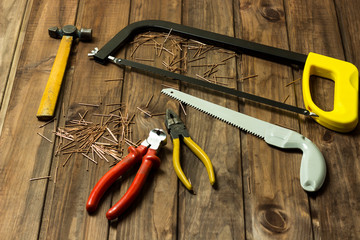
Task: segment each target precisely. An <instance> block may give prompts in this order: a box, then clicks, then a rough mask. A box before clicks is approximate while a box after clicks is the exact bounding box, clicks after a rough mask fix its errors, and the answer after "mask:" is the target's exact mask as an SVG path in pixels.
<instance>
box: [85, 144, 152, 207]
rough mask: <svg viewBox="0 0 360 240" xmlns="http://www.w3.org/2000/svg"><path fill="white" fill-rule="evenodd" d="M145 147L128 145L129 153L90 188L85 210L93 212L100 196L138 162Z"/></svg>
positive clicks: (145, 149) (143, 153) (144, 151)
mask: <svg viewBox="0 0 360 240" xmlns="http://www.w3.org/2000/svg"><path fill="white" fill-rule="evenodd" d="M146 151H147V147H145V146H143V145H140V146H139V147H137V148H135V147H132V146H130V147H129V148H128V152H129V154H128V155H127V156H126V157H125V158H123V159H122V160H121V161H120V162H119V163H118V164H116V165H115V166H114V167H113V168H112V169H110V170H109V171H108V172H107V173H106V174H105V175H104V176H103V177H102V178H101V179H100V180H99V181H98V182H97V183H96V185H95V187H94V188H93V189H92V191H91V193H90V195H89V198H88V201H87V203H86V210H87V211H88V212H90V213H91V212H94V211H95V210H96V208H97V206H98V204H99V202H100V199H101V197H102V196H103V195H104V193H105V191H106V190H107V189H108V188H109V187H110V186H111V185H112V184H113V183H114V182H115V181H116V180H117V179H118V178H119V177H120V176H121V175H122V174H124V173H125V172H126V171H127V170H128V169H129V168H130V167H131V166H133V165H134V164H135V163H137V162H140V161H141V158H142V156H144V155H145V153H146Z"/></svg>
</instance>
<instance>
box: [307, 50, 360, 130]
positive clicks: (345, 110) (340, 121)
mask: <svg viewBox="0 0 360 240" xmlns="http://www.w3.org/2000/svg"><path fill="white" fill-rule="evenodd" d="M313 75H315V76H319V77H323V78H327V79H330V80H333V81H334V82H335V86H334V108H333V110H332V111H324V110H322V109H320V108H319V107H318V106H317V105H316V104H315V103H314V102H313V100H312V97H311V92H310V77H311V76H313ZM302 85H303V99H304V104H305V108H306V109H307V110H309V111H310V112H313V113H315V114H317V115H318V116H319V117H314V119H315V121H317V122H318V123H319V124H321V125H323V126H324V127H327V128H329V129H331V130H334V131H338V132H350V131H351V130H353V129H354V128H355V127H356V125H357V123H358V101H359V98H358V93H359V72H358V69H357V68H356V67H355V66H354V65H353V64H351V63H349V62H345V61H342V60H338V59H335V58H331V57H327V56H323V55H320V54H316V53H309V55H308V57H307V60H306V63H305V67H304V71H303V78H302Z"/></svg>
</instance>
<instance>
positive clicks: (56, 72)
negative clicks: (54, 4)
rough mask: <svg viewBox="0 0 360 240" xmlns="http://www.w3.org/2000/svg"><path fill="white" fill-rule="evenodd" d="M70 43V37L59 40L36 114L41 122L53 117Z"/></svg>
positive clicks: (71, 38) (71, 39)
mask: <svg viewBox="0 0 360 240" xmlns="http://www.w3.org/2000/svg"><path fill="white" fill-rule="evenodd" d="M72 41H73V37H72V36H63V37H62V39H61V42H60V46H59V49H58V52H57V54H56V57H55V61H54V64H53V66H52V69H51V72H50V76H49V79H48V81H47V84H46V87H45V91H44V94H43V96H42V98H41V102H40V106H39V109H38V112H37V114H36V117H37V118H38V119H39V120H41V121H47V120H49V119H51V118H53V117H54V114H55V107H56V102H57V99H58V96H59V93H60V88H61V84H62V81H63V77H64V73H65V69H66V64H67V61H68V57H69V54H70V50H71V44H72Z"/></svg>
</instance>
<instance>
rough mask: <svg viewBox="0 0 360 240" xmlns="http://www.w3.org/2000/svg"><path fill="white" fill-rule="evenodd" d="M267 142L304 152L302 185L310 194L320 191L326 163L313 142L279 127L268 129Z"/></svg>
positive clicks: (301, 170)
mask: <svg viewBox="0 0 360 240" xmlns="http://www.w3.org/2000/svg"><path fill="white" fill-rule="evenodd" d="M265 141H266V142H267V143H268V144H271V145H274V146H277V147H280V148H298V149H300V150H302V152H303V156H302V159H301V164H300V184H301V186H302V188H303V189H304V190H306V191H308V192H314V191H317V190H319V189H320V187H321V186H322V184H323V183H324V181H325V177H326V163H325V159H324V156H323V155H322V153H321V152H320V150H319V149H318V148H317V147H316V145H315V144H314V143H313V142H311V141H310V140H309V139H307V138H306V137H304V136H303V135H301V134H299V133H297V132H294V131H291V130H288V129H285V128H282V127H278V126H274V127H273V128H270V129H268V131H267V132H266V135H265Z"/></svg>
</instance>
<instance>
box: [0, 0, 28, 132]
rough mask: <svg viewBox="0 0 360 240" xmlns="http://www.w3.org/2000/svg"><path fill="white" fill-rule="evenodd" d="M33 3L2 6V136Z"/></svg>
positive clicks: (0, 124) (0, 97) (0, 116)
mask: <svg viewBox="0 0 360 240" xmlns="http://www.w3.org/2000/svg"><path fill="white" fill-rule="evenodd" d="M31 4H32V1H27V0H22V1H11V0H9V1H6V2H5V3H4V4H1V6H0V12H1V16H0V26H2V27H1V29H0V36H1V38H0V56H1V58H0V134H1V130H2V126H3V124H4V120H5V115H6V111H7V107H8V104H9V99H10V95H11V90H12V87H13V83H14V79H15V72H16V68H17V66H18V62H19V56H20V52H21V47H22V44H23V42H24V37H25V30H26V27H27V21H28V19H29V14H30V10H31Z"/></svg>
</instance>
